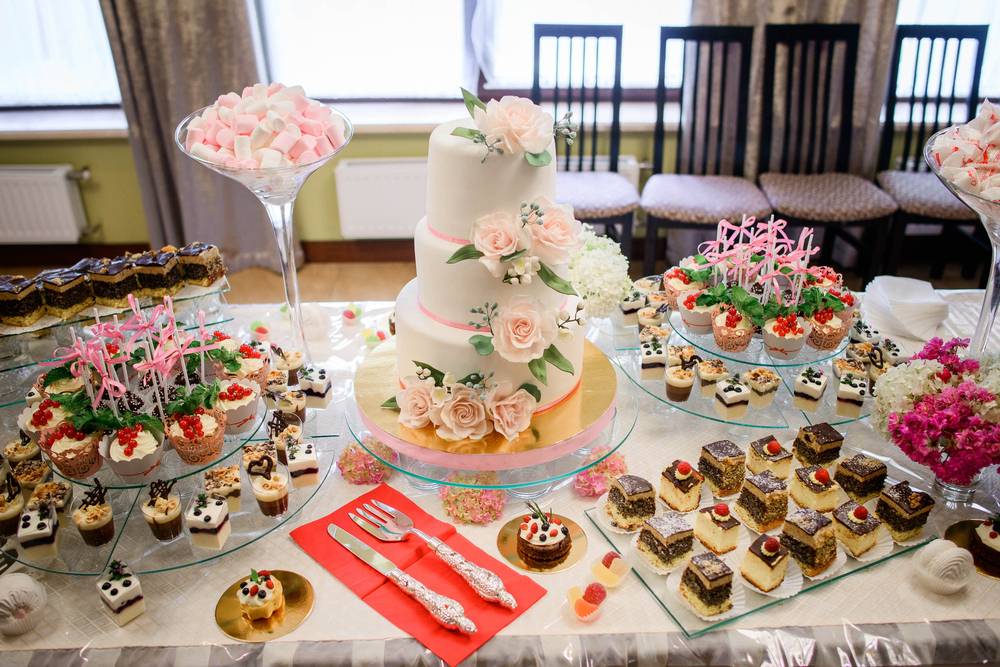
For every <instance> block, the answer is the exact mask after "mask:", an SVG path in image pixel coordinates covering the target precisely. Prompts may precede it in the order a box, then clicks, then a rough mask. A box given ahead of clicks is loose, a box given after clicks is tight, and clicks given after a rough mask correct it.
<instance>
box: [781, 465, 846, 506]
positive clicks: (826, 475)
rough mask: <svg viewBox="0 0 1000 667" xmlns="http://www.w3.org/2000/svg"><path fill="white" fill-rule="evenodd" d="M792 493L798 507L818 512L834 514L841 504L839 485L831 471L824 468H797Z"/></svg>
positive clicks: (793, 478) (793, 476)
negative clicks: (834, 480)
mask: <svg viewBox="0 0 1000 667" xmlns="http://www.w3.org/2000/svg"><path fill="white" fill-rule="evenodd" d="M791 493H792V500H794V501H795V504H796V505H798V506H799V507H808V508H809V509H814V510H816V511H817V512H832V511H833V510H834V508H835V507H836V506H837V505H839V504H840V493H839V490H838V489H837V485H836V484H834V482H833V479H831V477H830V471H829V470H827V469H826V468H824V467H822V466H805V467H804V468H796V469H795V472H794V473H793V474H792V485H791Z"/></svg>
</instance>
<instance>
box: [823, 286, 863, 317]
mask: <svg viewBox="0 0 1000 667" xmlns="http://www.w3.org/2000/svg"><path fill="white" fill-rule="evenodd" d="M826 293H827V294H829V295H830V296H832V297H833V298H835V299H837V300H838V301H840V303H842V304H844V309H843V310H842V311H840V314H839V315H840V317H841V318H848V319H850V318H852V317H853V316H854V313H856V312H857V311H858V307H859V306H860V305H861V299H859V298H858V296H857V295H856V294H854V292H852V291H851V290H849V289H847V288H846V287H843V288H840V289H829V290H827V291H826Z"/></svg>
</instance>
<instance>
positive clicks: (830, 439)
mask: <svg viewBox="0 0 1000 667" xmlns="http://www.w3.org/2000/svg"><path fill="white" fill-rule="evenodd" d="M843 446H844V434H843V433H841V432H840V431H838V430H837V429H835V428H833V427H832V426H830V425H829V424H827V423H826V422H822V423H820V424H811V425H809V426H803V427H802V428H800V429H799V434H798V436H797V437H796V438H795V443H794V444H793V446H792V451H793V453H794V454H795V456H796V458H798V460H799V461H802V462H803V463H805V464H806V465H826V464H827V463H832V462H834V461H836V460H837V458H839V457H840V448H841V447H843Z"/></svg>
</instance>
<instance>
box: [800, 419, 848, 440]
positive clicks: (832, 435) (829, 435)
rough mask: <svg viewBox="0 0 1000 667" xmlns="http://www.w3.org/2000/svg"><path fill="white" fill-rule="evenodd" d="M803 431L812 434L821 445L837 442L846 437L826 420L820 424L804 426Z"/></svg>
mask: <svg viewBox="0 0 1000 667" xmlns="http://www.w3.org/2000/svg"><path fill="white" fill-rule="evenodd" d="M802 432H803V433H810V434H812V436H813V438H815V439H816V442H817V443H818V444H820V445H827V444H830V443H831V442H837V441H838V440H843V439H844V434H843V433H841V432H840V431H838V430H837V429H835V428H833V427H832V426H830V425H829V424H827V423H826V422H822V423H820V424H812V425H811V426H803V427H802Z"/></svg>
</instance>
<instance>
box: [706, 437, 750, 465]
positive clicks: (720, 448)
mask: <svg viewBox="0 0 1000 667" xmlns="http://www.w3.org/2000/svg"><path fill="white" fill-rule="evenodd" d="M702 449H704V450H705V451H706V452H708V453H709V454H711V455H712V456H714V457H715V458H716V459H717V460H719V461H724V460H725V459H733V458H740V459H742V458H743V456H744V452H743V450H742V449H740V448H739V447H738V446H737V445H736V443H735V442H733V441H732V440H716V441H715V442H710V443H708V444H707V445H705V446H704V447H702Z"/></svg>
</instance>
